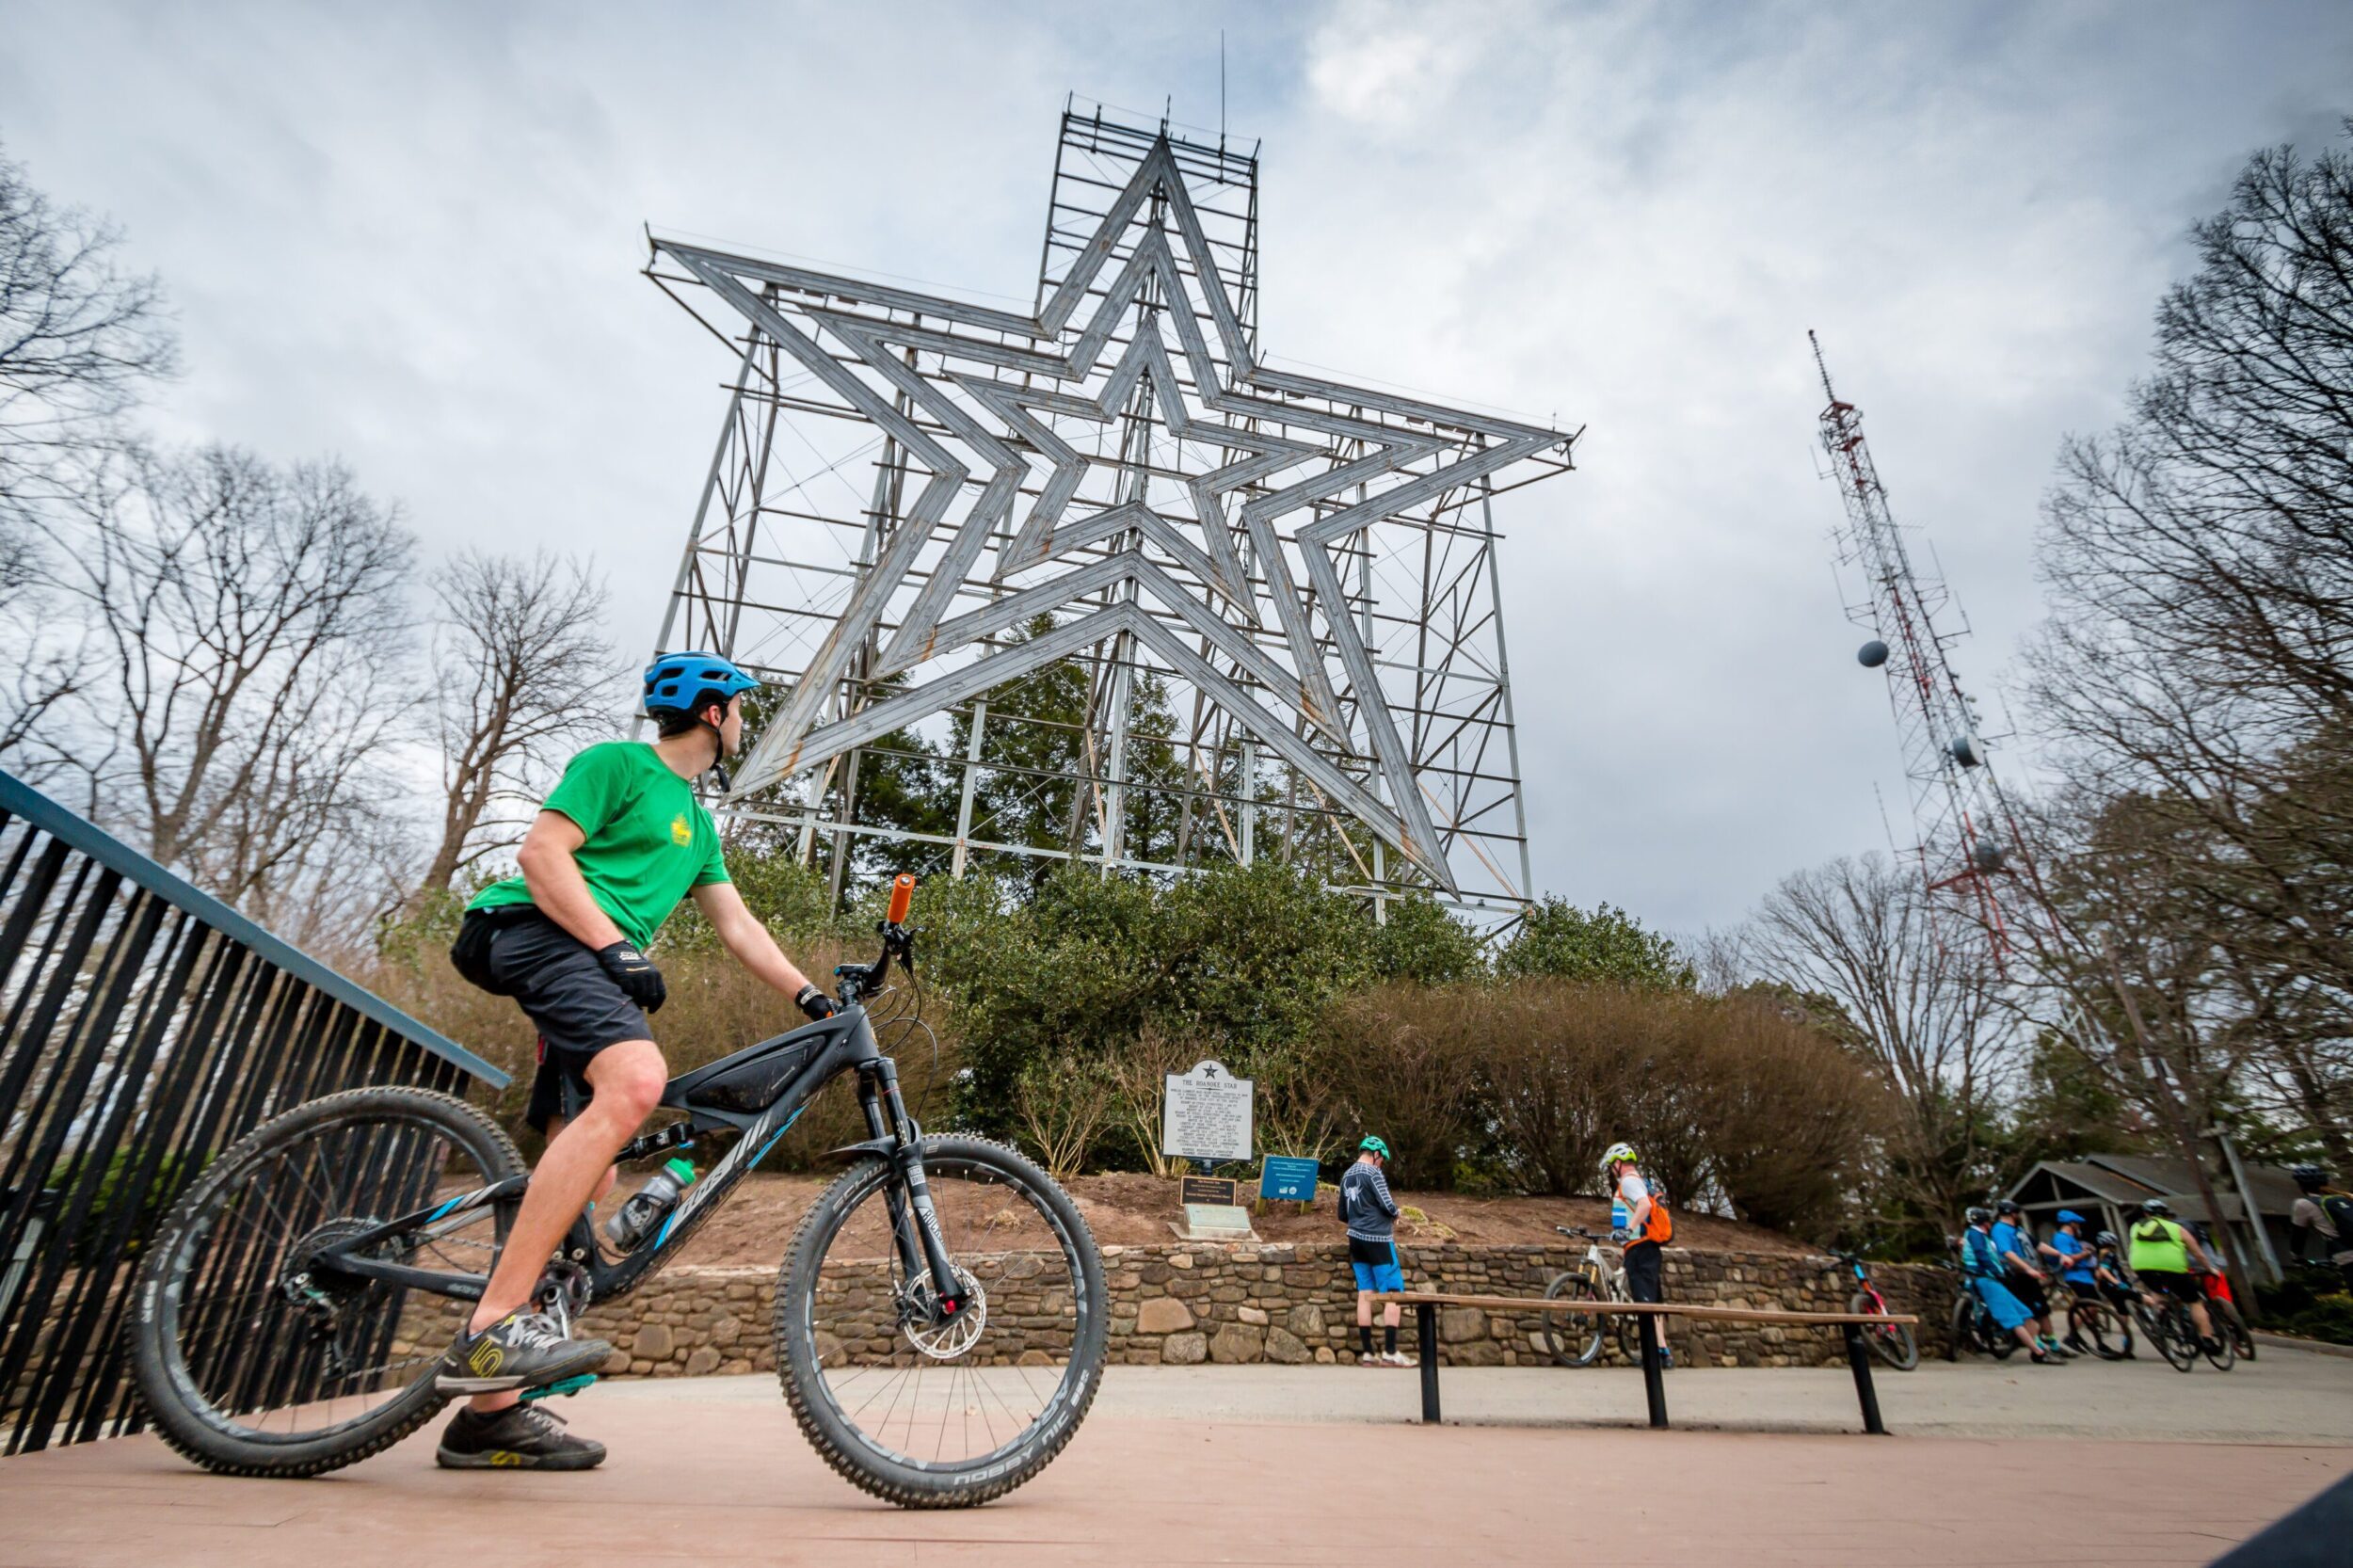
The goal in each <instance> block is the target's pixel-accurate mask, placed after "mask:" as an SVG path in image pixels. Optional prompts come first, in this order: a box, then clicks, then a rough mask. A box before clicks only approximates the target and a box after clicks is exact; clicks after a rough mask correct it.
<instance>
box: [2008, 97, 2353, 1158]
mask: <svg viewBox="0 0 2353 1568" xmlns="http://www.w3.org/2000/svg"><path fill="white" fill-rule="evenodd" d="M2347 130H2348V133H2349V134H2353V122H2348V125H2347ZM2194 237H2195V239H2196V241H2197V244H2198V248H2199V262H2200V264H2199V267H2198V270H2197V271H2196V272H2195V273H2194V274H2193V275H2192V276H2191V277H2190V278H2189V279H2187V280H2185V281H2184V282H2182V283H2181V284H2179V285H2177V286H2176V287H2175V288H2174V289H2172V290H2171V291H2170V292H2169V294H2168V295H2167V296H2166V298H2165V300H2164V301H2163V303H2162V304H2161V305H2160V307H2159V309H2158V312H2157V353H2156V364H2155V370H2154V373H2153V375H2152V376H2150V377H2149V378H2148V379H2147V380H2146V381H2144V382H2142V383H2141V384H2140V385H2139V386H2138V387H2137V388H2136V389H2135V392H2134V397H2133V404H2132V411H2131V415H2130V417H2129V418H2128V419H2127V420H2126V421H2125V422H2124V424H2122V425H2121V426H2120V427H2119V428H2118V429H2117V430H2115V431H2114V432H2112V433H2110V434H2108V435H2106V436H2103V437H2097V438H2089V439H2082V440H2073V441H2070V442H2069V443H2068V445H2067V446H2066V448H2065V449H2064V450H2063V452H2062V455H2061V472H2060V477H2059V481H2058V483H2057V486H2056V487H2055V488H2054V489H2053V491H2052V493H2051V495H2050V497H2049V499H2048V501H2047V502H2046V504H2045V527H2044V534H2043V538H2042V542H2041V569H2042V572H2043V575H2044V576H2045V578H2046V580H2047V581H2048V583H2049V584H2050V589H2051V615H2050V617H2049V619H2048V620H2047V621H2046V623H2045V624H2044V626H2043V627H2042V628H2041V631H2040V632H2039V634H2038V636H2037V638H2036V640H2035V641H2034V643H2033V644H2032V645H2031V646H2030V648H2029V650H2028V660H2027V664H2028V669H2029V672H2030V675H2031V696H2032V698H2033V708H2034V713H2035V717H2036V720H2037V723H2038V726H2039V728H2041V730H2042V731H2043V732H2044V733H2045V734H2046V735H2047V736H2049V737H2050V739H2051V740H2052V741H2053V742H2054V743H2055V744H2056V745H2057V749H2058V750H2059V751H2060V752H2061V753H2062V755H2063V756H2064V758H2065V760H2066V763H2067V767H2068V772H2069V774H2070V776H2072V777H2073V778H2074V779H2076V780H2077V781H2079V782H2080V783H2082V784H2084V785H2085V786H2086V787H2087V788H2089V790H2090V791H2091V792H2093V793H2094V794H2096V795H2099V796H2102V797H2105V798H2111V799H2117V800H2123V799H2127V798H2135V799H2139V800H2143V801H2146V802H2150V803H2162V808H2163V811H2164V813H2165V814H2166V815H2167V816H2168V818H2169V822H2168V825H2167V829H2166V835H2165V838H2166V852H2165V858H2166V864H2167V866H2168V868H2169V872H2168V874H2169V886H2170V888H2172V893H2173V896H2175V897H2177V898H2179V899H2182V900H2186V901H2189V902H2191V903H2194V904H2198V905H2200V906H2201V907H2200V909H2199V913H2198V916H2197V921H2198V923H2199V924H2200V925H2201V927H2203V928H2207V929H2211V930H2214V931H2216V932H2217V933H2218V934H2219V936H2220V939H2221V940H2223V941H2224V943H2225V944H2226V951H2227V952H2228V954H2229V963H2230V966H2231V968H2233V969H2234V970H2235V971H2236V973H2237V974H2238V976H2239V979H2240V983H2241V985H2242V988H2243V989H2244V990H2245V991H2246V992H2247V995H2246V996H2245V998H2243V1000H2245V1001H2246V1003H2247V1005H2248V1006H2249V1007H2255V1006H2258V1005H2259V1003H2258V1002H2257V1000H2256V999H2257V998H2258V997H2265V996H2274V994H2276V998H2275V1000H2277V1001H2278V1003H2279V1005H2276V1006H2274V1005H2271V1003H2270V1002H2268V1001H2266V1002H2263V1003H2261V1004H2260V1005H2262V1006H2264V1007H2265V1008H2267V1009H2268V1014H2269V1019H2270V1025H2271V1026H2273V1027H2272V1029H2271V1034H2270V1043H2271V1045H2272V1047H2273V1053H2272V1059H2271V1060H2270V1061H2269V1062H2268V1063H2267V1064H2266V1066H2265V1071H2266V1072H2268V1073H2271V1074H2274V1075H2276V1076H2278V1077H2279V1078H2281V1080H2284V1081H2287V1082H2288V1083H2290V1085H2291V1092H2292V1095H2293V1097H2294V1098H2295V1099H2296V1100H2297V1102H2298V1104H2299V1105H2300V1106H2301V1112H2300V1115H2299V1116H2298V1119H2299V1120H2301V1121H2302V1122H2304V1124H2305V1125H2306V1127H2307V1128H2308V1129H2309V1130H2311V1131H2312V1132H2313V1133H2314V1134H2316V1135H2318V1134H2324V1133H2325V1132H2326V1130H2327V1129H2329V1128H2331V1127H2332V1126H2336V1125H2338V1124H2341V1122H2342V1120H2343V1118H2344V1116H2345V1109H2346V1107H2347V1104H2348V1099H2349V1098H2353V1083H2348V1082H2347V1080H2346V1079H2345V1076H2344V1072H2343V1067H2342V1058H2341V1054H2340V1053H2338V1052H2336V1051H2333V1050H2332V1049H2331V1048H2330V1046H2331V1039H2330V1036H2331V1035H2333V1036H2334V1038H2335V1041H2336V1042H2338V1043H2341V1041H2342V1036H2343V1034H2344V1033H2345V1031H2344V1029H2343V1026H2342V1024H2341V1023H2334V1022H2332V1021H2331V1020H2335V1019H2342V1017H2343V1016H2345V1013H2346V1012H2347V1011H2348V1010H2353V883H2349V882H2348V880H2347V878H2346V877H2345V874H2344V867H2345V865H2346V864H2348V863H2353V150H2348V149H2345V148H2339V149H2336V150H2332V151H2330V152H2326V153H2324V154H2322V155H2321V156H2319V157H2317V158H2313V159H2305V158H2302V157H2299V156H2298V155H2297V153H2295V152H2293V151H2292V150H2290V149H2287V148H2280V149H2275V150H2272V151H2269V152H2263V153H2259V154H2258V155H2256V156H2255V157H2254V158H2253V159H2251V160H2250V161H2249V164H2248V166H2247V168H2246V169H2245V170H2244V171H2243V172H2242V174H2241V175H2240V177H2239V180H2238V183H2237V185H2236V187H2235V188H2234V190H2233V196H2232V200H2231V203H2230V205H2229V206H2228V207H2227V208H2226V209H2225V210H2224V211H2223V212H2221V213H2220V214H2218V215H2217V216H2215V217H2214V218H2212V219H2210V220H2208V221H2206V222H2204V223H2201V224H2200V225H2199V226H2198V228H2197V229H2196V231H2195V234H2194ZM2078 814H2079V815H2083V813H2080V812H2079V813H2078ZM2098 816H2099V813H2098V812H2097V810H2096V809H2095V810H2092V811H2091V812H2090V813H2089V816H2088V817H2087V818H2086V820H2097V819H2098ZM2187 819H2195V820H2194V821H2191V820H2187ZM2315 1029H2317V1030H2318V1031H2320V1033H2318V1034H2315V1033H2314V1030H2315ZM2335 1136H2336V1137H2337V1140H2338V1142H2339V1144H2340V1146H2339V1148H2338V1149H2337V1150H2336V1151H2335V1152H2336V1153H2337V1154H2338V1156H2339V1158H2344V1156H2345V1153H2346V1152H2347V1151H2345V1149H2344V1148H2343V1147H2342V1143H2343V1134H2342V1132H2338V1133H2337V1134H2336V1135H2335Z"/></svg>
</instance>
